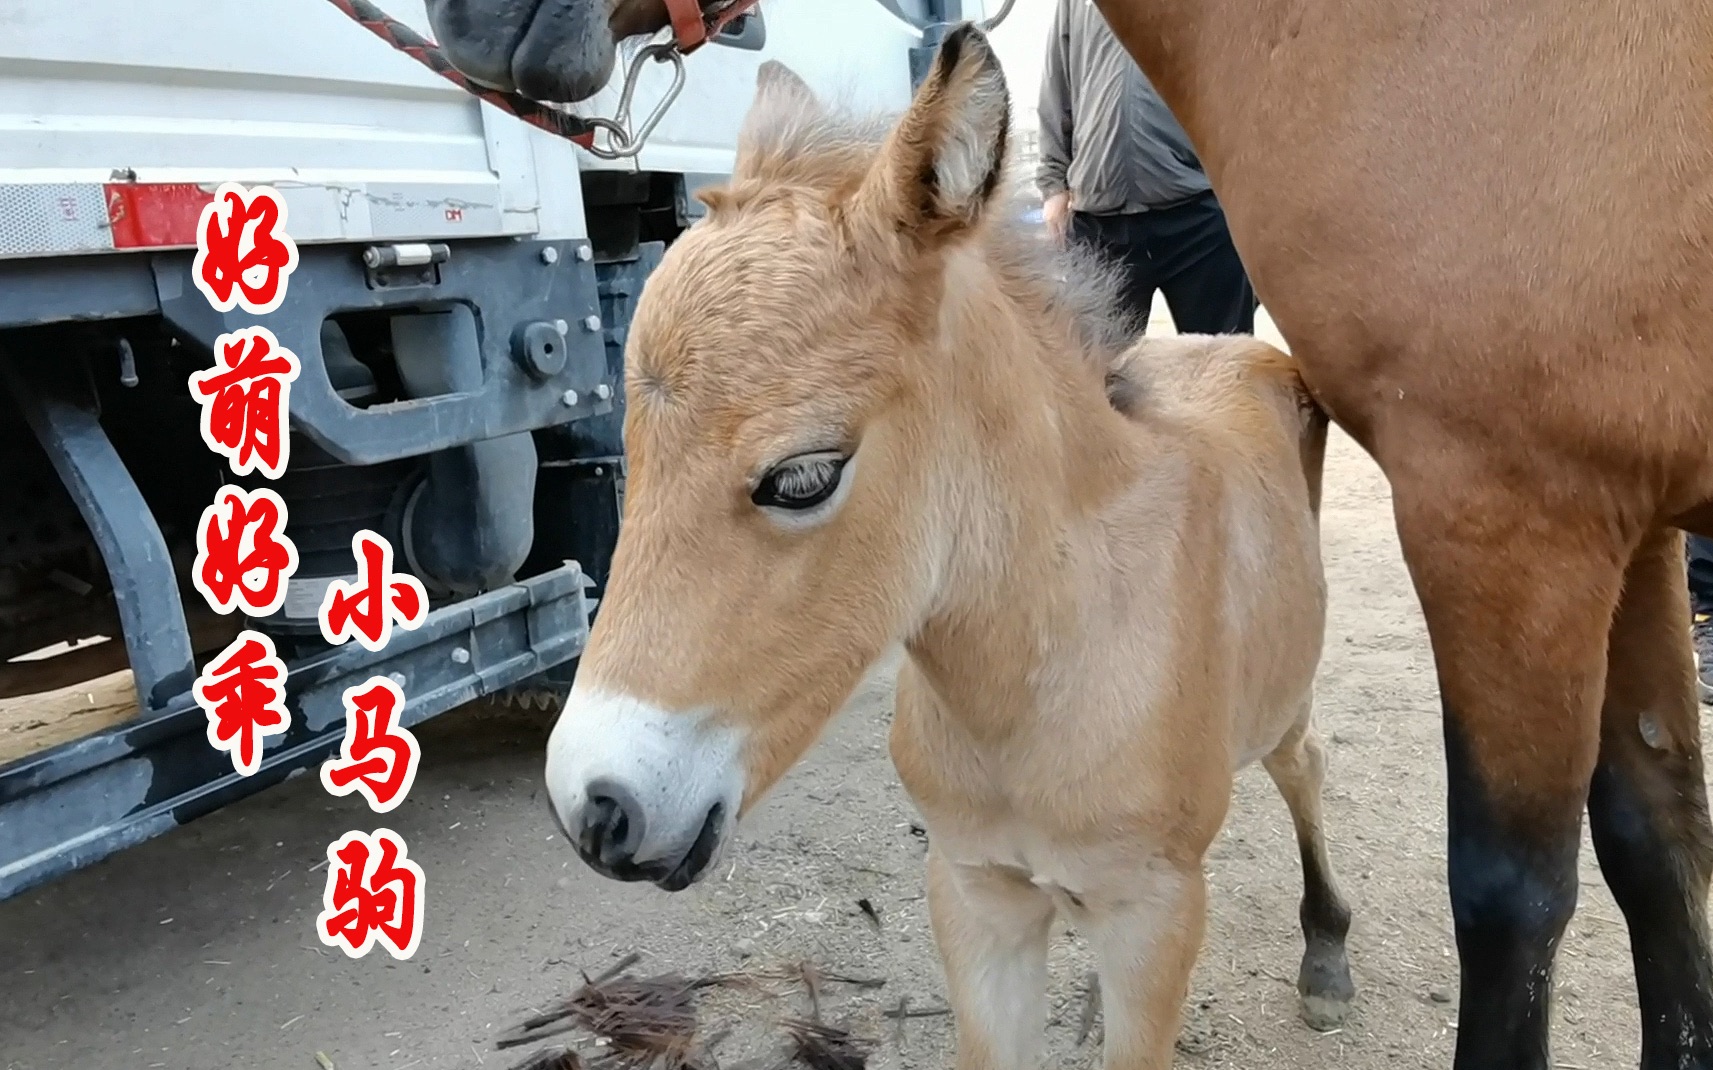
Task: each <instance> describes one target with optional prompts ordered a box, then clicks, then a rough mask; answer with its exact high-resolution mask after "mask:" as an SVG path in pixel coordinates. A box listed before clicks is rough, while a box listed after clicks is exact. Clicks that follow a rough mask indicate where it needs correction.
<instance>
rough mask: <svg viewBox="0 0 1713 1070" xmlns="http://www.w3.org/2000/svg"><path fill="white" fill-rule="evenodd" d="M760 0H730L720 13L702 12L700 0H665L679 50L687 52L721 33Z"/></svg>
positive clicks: (673, 35)
mask: <svg viewBox="0 0 1713 1070" xmlns="http://www.w3.org/2000/svg"><path fill="white" fill-rule="evenodd" d="M758 2H759V0H731V2H729V3H727V4H726V5H725V6H724V7H722V8H720V9H719V11H718V13H717V14H714V15H711V16H710V15H706V14H703V12H702V4H701V2H700V0H666V12H667V14H668V15H670V16H672V39H673V43H674V44H676V45H677V46H678V51H679V52H681V53H683V54H684V55H686V56H688V55H689V54H690V53H692V52H694V51H696V50H697V49H698V48H701V47H702V46H703V45H705V44H707V43H708V41H709V39H710V38H713V37H716V36H718V35H719V32H720V31H721V30H723V29H725V28H726V24H727V23H729V22H731V21H732V20H733V19H735V18H737V17H738V16H739V15H742V14H743V13H744V12H746V11H748V10H749V9H750V8H752V7H754V6H755V5H756V4H757V3H758Z"/></svg>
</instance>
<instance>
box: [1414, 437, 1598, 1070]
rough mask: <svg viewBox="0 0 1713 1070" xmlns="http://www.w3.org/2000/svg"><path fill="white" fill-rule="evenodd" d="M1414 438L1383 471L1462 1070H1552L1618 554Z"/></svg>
mask: <svg viewBox="0 0 1713 1070" xmlns="http://www.w3.org/2000/svg"><path fill="white" fill-rule="evenodd" d="M1412 437H1413V438H1415V440H1416V441H1415V442H1414V444H1413V447H1414V448H1413V449H1409V450H1403V451H1400V455H1399V456H1397V457H1394V458H1391V459H1392V460H1395V461H1397V462H1398V463H1396V464H1395V465H1389V466H1388V475H1389V476H1390V477H1391V481H1392V493H1393V501H1394V508H1395V510H1396V513H1397V521H1398V533H1399V538H1400V540H1401V541H1402V544H1403V550H1404V558H1405V561H1406V562H1407V563H1408V565H1409V568H1410V574H1411V577H1412V579H1413V580H1414V582H1415V587H1416V592H1417V594H1418V595H1419V596H1420V598H1421V603H1422V611H1423V614H1424V615H1425V616H1426V618H1427V625H1428V633H1429V636H1430V637H1431V639H1432V642H1433V653H1434V661H1435V665H1436V668H1437V670H1438V674H1439V686H1440V701H1441V704H1442V706H1443V711H1444V729H1445V748H1446V770H1447V779H1448V782H1449V784H1448V786H1449V789H1450V790H1449V795H1450V798H1449V803H1450V806H1449V815H1448V816H1449V822H1448V824H1449V832H1450V843H1449V861H1450V884H1451V908H1452V917H1453V920H1454V923H1455V925H1456V930H1457V948H1458V955H1459V959H1460V965H1461V967H1462V994H1461V1007H1460V1010H1459V1015H1458V1034H1457V1055H1456V1060H1455V1064H1454V1065H1455V1068H1456V1070H1546V1068H1547V1067H1548V1066H1549V1059H1548V1055H1547V1018H1548V1014H1547V1011H1548V1003H1549V999H1550V996H1551V990H1552V964H1553V957H1554V955H1555V953H1556V952H1557V949H1558V943H1559V938H1560V937H1561V936H1562V935H1563V932H1564V927H1565V924H1566V923H1567V922H1568V921H1569V920H1570V915H1571V912H1572V911H1573V910H1574V909H1575V906H1576V891H1577V887H1576V856H1577V849H1578V847H1579V845H1580V841H1581V825H1582V810H1583V805H1584V802H1585V800H1586V798H1587V794H1588V784H1589V779H1590V777H1592V775H1593V772H1594V764H1595V760H1596V758H1597V756H1598V754H1599V749H1600V715H1599V711H1600V702H1601V695H1602V691H1603V687H1604V682H1605V665H1606V635H1607V631H1608V629H1609V627H1610V625H1611V621H1612V613H1613V609H1614V607H1615V606H1616V604H1617V601H1618V590H1619V585H1620V580H1621V576H1622V570H1623V566H1624V562H1625V560H1626V559H1627V557H1628V553H1627V549H1616V548H1614V547H1613V546H1612V545H1611V543H1612V541H1613V536H1612V534H1611V533H1610V527H1609V526H1608V525H1606V524H1603V523H1599V522H1593V521H1595V520H1597V519H1598V518H1590V522H1587V523H1585V524H1583V525H1582V526H1581V527H1575V526H1572V525H1570V524H1568V523H1567V522H1566V520H1565V518H1575V517H1578V515H1579V513H1578V511H1577V509H1576V507H1575V506H1576V503H1570V502H1562V501H1561V502H1556V503H1553V505H1552V507H1550V508H1549V507H1546V506H1543V504H1542V502H1545V501H1549V500H1550V499H1549V498H1548V495H1547V494H1546V493H1543V494H1542V496H1541V499H1540V500H1539V501H1537V500H1531V499H1528V498H1525V497H1523V496H1521V495H1519V494H1517V493H1516V492H1515V491H1512V490H1507V489H1505V487H1506V483H1507V482H1509V481H1508V480H1501V479H1500V478H1496V477H1494V476H1493V475H1492V474H1491V473H1490V471H1489V469H1488V468H1487V466H1486V465H1485V464H1484V463H1483V458H1481V457H1479V456H1476V455H1474V454H1472V453H1466V452H1463V451H1461V450H1460V449H1459V448H1458V447H1456V446H1442V448H1440V449H1437V450H1435V449H1431V448H1429V443H1427V442H1423V441H1422V440H1421V439H1422V437H1423V436H1419V435H1418V436H1412ZM1382 456H1383V459H1386V458H1384V454H1382ZM1510 474H1511V473H1507V475H1510ZM1549 517H1550V518H1555V519H1557V522H1556V523H1554V522H1553V521H1552V520H1549V519H1548V518H1549Z"/></svg>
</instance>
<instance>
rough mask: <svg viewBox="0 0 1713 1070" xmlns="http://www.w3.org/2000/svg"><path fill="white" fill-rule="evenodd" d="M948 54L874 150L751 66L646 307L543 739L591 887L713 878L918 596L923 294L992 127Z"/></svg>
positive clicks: (936, 389)
mask: <svg viewBox="0 0 1713 1070" xmlns="http://www.w3.org/2000/svg"><path fill="white" fill-rule="evenodd" d="M949 41H955V42H959V46H958V47H953V45H952V44H951V43H948V45H947V46H946V47H945V48H943V49H942V52H941V57H940V59H939V60H938V61H937V64H936V67H935V70H934V71H933V72H932V73H930V75H929V77H928V79H927V80H926V81H925V82H924V84H923V88H922V89H921V91H920V92H919V93H918V95H917V98H916V101H915V103H914V104H913V105H912V107H911V109H910V111H909V112H908V113H907V114H906V115H905V116H904V117H903V118H902V120H901V121H900V122H899V124H898V125H897V126H896V127H895V128H894V129H893V130H892V131H891V132H890V134H887V135H885V139H884V142H882V132H880V131H878V130H877V131H874V132H872V133H871V132H868V131H867V130H866V129H865V128H863V127H861V126H860V125H858V126H853V125H852V124H851V123H850V122H849V121H847V120H840V119H834V118H832V117H829V116H827V115H825V113H823V112H822V110H821V109H820V107H819V105H818V104H817V103H816V101H815V99H814V97H813V95H812V94H811V93H810V92H809V90H808V89H807V87H805V86H804V85H803V84H802V83H801V82H800V81H799V80H797V79H796V77H795V76H794V75H790V74H789V73H786V72H783V70H782V69H781V68H778V67H777V66H776V65H772V64H768V65H764V68H763V72H762V78H761V89H760V93H759V96H758V99H757V102H756V104H755V106H754V107H753V108H752V110H751V113H750V115H749V118H748V119H747V120H746V124H745V129H744V133H743V136H742V139H741V141H740V152H739V155H738V162H737V167H736V169H735V172H734V175H733V181H732V184H731V186H730V187H728V188H726V189H723V190H718V191H715V192H713V193H711V194H708V195H707V196H706V197H705V199H706V200H707V201H708V203H709V213H708V216H707V218H706V219H705V220H703V221H702V222H701V223H699V224H697V225H696V226H695V227H693V228H691V230H690V231H688V232H687V233H685V234H684V235H683V236H682V237H681V238H680V239H679V240H678V241H677V242H676V243H674V245H673V247H672V248H671V250H670V251H669V252H668V253H667V255H666V257H665V259H664V260H663V262H662V263H661V266H660V267H659V269H658V270H656V271H655V273H654V274H653V275H652V276H651V277H650V279H649V281H648V285H647V288H646V289H645V291H644V293H643V296H642V300H641V304H640V306H639V308H638V311H637V318H636V322H635V325H634V327H633V330H632V333H631V339H630V345H629V348H628V350H627V353H626V364H627V370H626V374H627V380H626V397H627V403H628V406H629V408H628V411H627V413H626V418H625V449H626V454H627V457H628V463H629V476H628V486H627V497H626V502H625V516H624V523H623V527H622V530H621V533H620V537H619V541H618V545H617V548H616V550H615V552H614V557H613V568H612V575H611V577H610V579H609V581H608V586H607V590H606V592H605V594H604V597H603V599H602V602H601V605H600V610H599V613H598V615H597V617H596V620H595V624H594V629H593V632H592V633H591V635H590V640H589V647H588V650H587V651H586V652H585V654H584V656H583V659H582V662H581V664H580V666H579V668H578V675H577V684H576V686H575V687H574V688H573V689H572V691H571V694H570V696H569V698H568V699H567V702H566V706H565V711H564V713H563V714H562V715H561V716H560V719H559V722H558V724H556V725H555V726H554V730H553V735H552V738H551V740H550V741H549V744H548V761H547V786H548V792H549V795H550V797H551V800H552V805H553V810H554V814H555V816H556V818H557V819H558V821H559V823H560V825H561V826H562V827H563V828H564V830H565V832H566V834H567V835H568V836H569V837H570V838H571V840H572V842H573V843H574V844H575V845H576V847H577V849H578V852H579V853H580V854H581V855H582V856H583V858H584V859H585V860H586V861H587V862H588V863H589V864H590V865H591V866H592V867H594V868H595V869H596V870H598V871H600V872H602V873H604V874H607V875H608V876H611V877H615V878H619V879H623V880H648V881H653V882H654V883H656V884H659V885H660V886H661V887H664V888H667V889H671V890H676V889H679V888H683V887H685V886H687V885H688V884H690V883H692V882H694V881H695V880H696V879H697V878H699V877H700V876H702V875H703V874H704V873H706V872H707V871H708V870H709V869H710V868H711V866H712V864H713V863H714V861H715V860H716V859H717V857H718V855H719V852H720V850H721V848H722V846H723V845H724V843H725V842H726V841H727V839H728V838H729V835H730V833H731V831H732V829H733V828H734V827H735V825H736V823H737V821H738V818H739V817H740V816H741V814H742V813H743V812H744V811H745V810H746V809H747V808H748V807H749V806H750V805H751V804H753V803H754V802H755V800H756V799H758V798H759V797H760V796H761V795H762V794H764V793H765V792H766V791H767V789H768V788H769V787H771V786H772V785H773V784H774V783H775V782H776V781H777V780H778V779H779V777H780V776H781V775H783V774H784V772H785V771H786V769H787V768H789V766H790V765H791V764H792V763H793V762H795V761H796V760H797V759H798V758H799V757H800V756H801V755H802V754H803V752H804V751H805V750H807V749H808V747H809V746H810V744H811V743H813V742H814V740H815V738H816V736H817V735H818V734H819V733H820V731H821V729H822V728H824V727H825V725H826V724H827V722H828V721H829V720H830V719H831V718H832V716H833V715H834V714H835V713H836V712H837V711H838V710H839V709H840V708H841V706H842V705H843V704H844V702H845V701H846V699H847V698H848V697H849V696H850V694H851V692H852V690H853V689H854V688H855V687H856V685H857V684H858V683H859V681H860V680H861V679H862V677H863V675H864V673H865V671H867V670H868V669H869V668H870V666H872V665H873V664H874V663H875V662H876V661H877V660H878V659H879V658H881V656H882V655H883V654H884V653H885V652H886V651H887V650H888V649H889V648H891V647H892V646H894V645H895V644H896V643H897V642H898V641H899V640H901V639H902V638H903V637H904V636H905V635H906V634H907V633H908V632H909V631H910V630H911V629H912V628H913V627H914V626H915V625H916V624H917V623H918V622H919V621H921V620H922V619H923V616H924V614H925V612H926V610H927V607H928V604H929V600H930V599H931V598H932V597H933V593H934V583H935V577H936V576H937V575H938V574H939V573H940V570H941V568H942V567H943V564H944V561H945V559H946V556H947V554H948V552H949V546H950V540H949V538H948V537H947V534H946V533H947V529H948V522H947V520H946V518H945V517H943V516H941V515H939V512H941V511H943V510H936V508H935V507H934V506H933V503H934V502H936V501H937V500H939V497H940V496H939V495H938V494H937V493H936V492H935V489H934V484H933V480H934V479H935V478H936V476H935V475H934V473H935V471H936V465H935V459H936V457H937V456H938V455H939V453H940V452H941V450H940V446H939V441H940V439H941V438H942V437H943V435H944V433H945V431H944V423H945V401H944V398H943V397H937V396H936V395H937V394H938V395H944V394H945V393H946V390H945V388H944V387H943V385H942V384H940V383H937V382H936V381H935V379H936V376H944V375H945V374H946V373H945V372H943V370H941V369H940V368H939V367H938V364H939V360H938V358H939V357H940V356H941V353H940V351H939V350H938V348H937V347H938V344H939V330H940V328H939V301H940V299H941V294H942V292H943V291H944V288H945V285H944V275H945V264H946V261H947V255H948V251H949V250H950V249H951V248H952V247H953V246H954V245H955V244H956V243H958V242H959V241H960V240H961V239H963V238H965V237H967V235H968V234H969V233H970V231H971V229H972V228H973V227H975V226H977V225H978V224H979V222H980V220H981V218H982V212H983V209H984V208H985V207H986V204H987V201H988V200H989V199H991V197H992V196H993V192H994V189H995V187H996V184H997V177H998V173H999V169H1000V164H1001V161H1002V158H1003V149H1004V136H1005V126H1006V123H1007V119H1008V108H1007V104H1006V100H1005V87H1004V83H1003V81H1002V80H1001V79H1000V78H999V76H998V74H997V66H996V64H994V63H993V62H992V58H991V53H990V52H988V50H987V45H986V43H985V41H982V40H981V39H980V38H979V37H975V38H972V37H968V36H954V37H953V38H951V39H949Z"/></svg>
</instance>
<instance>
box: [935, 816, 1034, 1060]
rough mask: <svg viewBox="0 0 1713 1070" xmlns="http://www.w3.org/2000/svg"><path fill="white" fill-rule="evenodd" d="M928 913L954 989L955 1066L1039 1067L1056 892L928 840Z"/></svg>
mask: <svg viewBox="0 0 1713 1070" xmlns="http://www.w3.org/2000/svg"><path fill="white" fill-rule="evenodd" d="M932 842H933V841H932V840H931V839H930V840H929V843H930V844H932ZM928 915H929V920H930V921H931V922H932V923H933V927H934V942H935V943H936V944H937V945H938V946H939V949H940V959H941V961H942V962H944V963H945V967H946V985H947V988H948V989H949V990H950V992H951V999H952V1013H953V1015H954V1022H955V1023H956V1026H957V1041H958V1044H957V1047H958V1055H957V1065H958V1070H1035V1066H1036V1063H1037V1062H1038V1061H1039V1060H1040V1055H1041V1049H1042V1045H1043V1041H1044V1039H1045V1036H1044V1034H1045V1033H1046V1029H1047V937H1048V932H1049V930H1050V928H1051V926H1052V923H1053V901H1052V899H1051V898H1050V897H1049V896H1048V895H1047V894H1046V893H1045V892H1042V891H1041V890H1040V889H1039V888H1036V887H1035V886H1034V885H1032V884H1030V883H1029V882H1028V881H1025V880H1022V879H1021V878H1016V877H1012V876H1009V875H1007V874H1004V873H1001V872H998V871H995V870H991V869H978V868H974V867H960V866H953V865H952V864H951V863H949V862H947V861H946V860H945V859H944V858H942V857H941V856H940V853H939V852H938V851H936V850H935V849H934V848H933V847H932V846H930V847H929V849H928Z"/></svg>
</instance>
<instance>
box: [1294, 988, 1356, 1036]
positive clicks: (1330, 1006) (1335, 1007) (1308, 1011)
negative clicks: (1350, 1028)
mask: <svg viewBox="0 0 1713 1070" xmlns="http://www.w3.org/2000/svg"><path fill="white" fill-rule="evenodd" d="M1302 1013H1303V1021H1304V1022H1305V1023H1307V1025H1308V1027H1309V1028H1310V1029H1313V1030H1314V1031H1315V1032H1317V1033H1330V1032H1331V1031H1333V1030H1334V1029H1337V1028H1338V1027H1339V1026H1341V1025H1343V1024H1344V1020H1345V1019H1346V1018H1348V1017H1349V1016H1350V1001H1349V1000H1347V999H1329V998H1327V997H1326V996H1304V997H1303V1002H1302Z"/></svg>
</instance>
